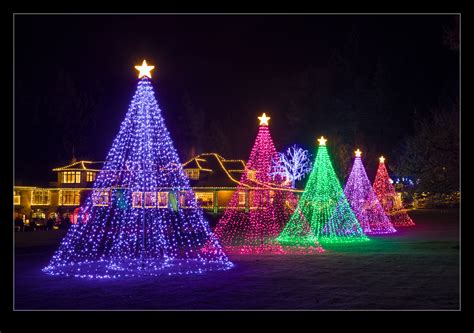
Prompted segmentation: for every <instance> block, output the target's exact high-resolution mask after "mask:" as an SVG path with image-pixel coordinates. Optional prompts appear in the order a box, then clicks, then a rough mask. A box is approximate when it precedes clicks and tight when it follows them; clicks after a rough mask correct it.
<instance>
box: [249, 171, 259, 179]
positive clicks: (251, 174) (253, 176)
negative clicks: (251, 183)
mask: <svg viewBox="0 0 474 333" xmlns="http://www.w3.org/2000/svg"><path fill="white" fill-rule="evenodd" d="M256 174H257V173H256V171H255V170H247V179H248V180H255V179H256Z"/></svg>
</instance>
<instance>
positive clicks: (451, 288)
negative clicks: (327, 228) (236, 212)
mask: <svg viewBox="0 0 474 333" xmlns="http://www.w3.org/2000/svg"><path fill="white" fill-rule="evenodd" d="M410 216H412V218H413V220H414V221H415V223H417V225H416V226H415V227H410V228H405V229H400V232H399V233H398V234H396V235H393V236H383V237H372V241H371V242H368V243H365V244H357V243H355V244H349V245H338V246H335V245H333V246H325V248H326V250H327V251H326V252H325V253H324V254H315V255H306V256H303V255H291V256H278V255H276V256H233V257H231V259H232V261H233V262H234V263H235V264H236V266H235V268H233V269H231V270H229V271H225V272H211V273H206V274H204V275H193V276H171V277H169V276H162V277H148V278H129V279H120V280H106V281H97V280H86V279H77V278H65V277H51V276H48V275H46V274H44V273H42V272H41V268H42V267H44V266H45V265H46V264H47V262H48V261H49V259H50V257H51V255H52V252H53V251H54V249H55V248H56V247H57V244H58V242H59V240H60V236H61V233H60V232H57V231H56V232H36V233H31V232H30V233H28V232H26V233H17V234H16V260H15V297H14V299H15V309H17V310H19V309H458V308H459V240H458V239H459V228H458V224H459V221H458V219H459V214H458V212H457V211H456V210H418V211H412V212H410Z"/></svg>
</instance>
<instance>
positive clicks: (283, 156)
mask: <svg viewBox="0 0 474 333" xmlns="http://www.w3.org/2000/svg"><path fill="white" fill-rule="evenodd" d="M311 168H312V164H311V158H310V154H309V152H308V151H307V150H305V149H303V148H300V147H298V146H296V145H293V146H292V147H290V148H288V149H287V150H286V153H278V158H274V159H273V166H272V172H271V173H270V175H271V176H273V177H281V178H283V179H286V180H287V181H289V182H290V183H291V187H292V188H294V187H295V182H296V181H297V180H300V179H302V178H303V177H304V176H306V175H307V174H308V173H309V172H310V171H311Z"/></svg>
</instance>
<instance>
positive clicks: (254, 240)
mask: <svg viewBox="0 0 474 333" xmlns="http://www.w3.org/2000/svg"><path fill="white" fill-rule="evenodd" d="M258 119H259V120H260V127H259V131H258V135H257V138H256V140H255V144H254V146H253V148H252V151H251V153H250V157H249V160H248V163H247V167H246V170H245V172H244V173H243V175H242V177H241V179H240V183H239V185H238V186H237V189H236V191H235V192H234V194H233V195H232V198H231V199H230V201H229V204H228V206H227V208H226V210H225V211H224V214H223V216H222V218H221V219H220V220H219V222H218V224H217V226H216V229H215V234H216V235H217V237H218V238H219V240H220V242H221V244H222V245H223V246H224V249H225V250H226V251H227V252H229V253H238V254H252V253H277V254H284V253H287V252H288V251H297V250H298V249H297V248H292V249H287V247H286V246H283V245H281V244H279V243H278V242H277V241H276V237H277V236H278V235H279V233H280V231H281V230H282V228H283V226H284V223H285V222H286V221H287V220H288V219H289V217H290V216H291V214H292V213H293V210H294V208H295V207H296V205H297V199H296V197H295V196H294V194H293V193H292V192H291V190H290V183H289V182H288V180H287V179H285V178H284V177H282V176H278V175H277V176H272V174H271V173H272V165H273V162H274V161H275V159H278V158H279V155H278V153H277V151H276V149H275V146H274V144H273V140H272V138H271V136H270V131H269V128H268V120H269V119H270V118H269V117H267V116H266V115H265V113H264V114H263V115H262V116H261V117H259V118H258ZM308 231H310V229H309V228H308ZM312 245H313V246H311V247H310V246H308V247H306V248H305V250H308V249H309V251H310V252H312V251H316V252H320V251H322V248H321V247H320V246H319V244H318V243H317V242H314V243H313V244H312Z"/></svg>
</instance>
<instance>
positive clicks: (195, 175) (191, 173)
mask: <svg viewBox="0 0 474 333" xmlns="http://www.w3.org/2000/svg"><path fill="white" fill-rule="evenodd" d="M184 172H185V173H186V175H187V176H188V178H189V179H196V180H197V179H199V169H184Z"/></svg>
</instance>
